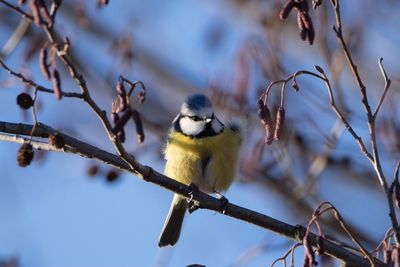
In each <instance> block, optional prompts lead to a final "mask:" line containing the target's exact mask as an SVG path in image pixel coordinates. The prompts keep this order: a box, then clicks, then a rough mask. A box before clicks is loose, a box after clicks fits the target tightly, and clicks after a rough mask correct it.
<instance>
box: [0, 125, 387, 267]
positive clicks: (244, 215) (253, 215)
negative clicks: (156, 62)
mask: <svg viewBox="0 0 400 267" xmlns="http://www.w3.org/2000/svg"><path fill="white" fill-rule="evenodd" d="M31 130H32V125H27V124H17V123H8V122H3V121H0V132H1V133H3V134H0V140H3V141H9V142H16V143H23V142H26V141H28V140H29V139H28V138H22V137H18V136H10V134H12V135H27V136H28V135H30V133H31ZM50 133H52V134H55V133H58V134H59V135H60V136H62V137H63V138H64V140H65V146H64V148H63V149H61V150H60V149H56V148H55V147H52V146H51V145H49V144H48V143H46V142H43V141H32V145H33V146H34V147H36V148H38V149H43V150H48V151H62V152H66V153H73V154H77V155H80V156H82V157H87V158H93V159H96V160H99V161H101V162H104V163H107V164H109V165H112V166H114V167H116V168H119V169H122V170H126V171H128V172H130V173H132V174H135V175H137V174H139V177H141V178H143V179H144V180H145V181H148V182H150V183H153V184H156V185H159V186H161V187H164V188H166V189H168V190H170V191H172V192H175V193H178V194H180V195H182V196H184V197H186V198H192V200H193V201H195V202H196V203H197V204H198V205H199V206H200V208H203V209H209V210H213V211H216V212H219V213H222V210H221V202H220V200H219V199H217V198H215V197H212V196H209V195H207V194H205V193H203V192H198V193H195V194H192V189H191V188H190V187H189V186H187V185H184V184H181V183H179V182H177V181H175V180H173V179H171V178H169V177H166V176H164V175H162V174H161V173H158V172H157V171H155V170H153V169H152V168H151V167H148V166H143V165H141V164H140V163H137V162H136V164H135V165H136V171H137V172H138V173H135V172H134V171H133V170H132V169H131V168H130V166H129V165H128V163H126V161H125V160H123V159H121V157H119V156H117V155H114V154H112V153H109V152H107V151H104V150H101V149H99V148H97V147H95V146H92V145H90V144H87V143H85V142H82V141H80V140H78V139H75V138H73V137H71V136H69V135H66V134H63V133H61V132H58V131H56V130H54V129H52V128H51V127H49V126H46V125H44V124H39V123H38V124H37V126H36V129H35V131H34V132H33V136H35V137H41V138H47V137H48V135H49V134H50ZM224 211H225V212H224V213H223V214H224V215H227V216H230V217H233V218H236V219H239V220H241V221H245V222H248V223H251V224H255V225H257V226H260V227H262V228H264V229H267V230H269V231H272V232H275V233H277V234H279V235H282V236H284V237H286V238H289V239H292V240H294V241H296V242H301V241H302V238H303V236H304V233H305V228H304V227H303V226H301V225H296V226H293V225H290V224H287V223H284V222H282V221H279V220H276V219H274V218H272V217H269V216H267V215H264V214H261V213H258V212H255V211H252V210H250V209H247V208H243V207H240V206H237V205H235V204H232V203H228V204H227V208H226V209H225V208H224ZM316 239H317V235H315V234H310V240H311V244H312V245H313V246H316V244H317V241H316ZM324 242H325V243H324V246H325V249H326V254H328V255H330V256H332V257H335V258H337V259H340V260H342V261H345V262H346V264H347V265H346V266H370V265H369V262H368V261H367V260H366V259H364V258H362V257H361V256H358V255H356V254H354V253H352V252H350V251H348V250H346V249H344V248H343V247H341V246H339V245H336V244H335V243H334V242H331V241H329V240H325V241H324ZM376 263H377V266H386V265H385V264H384V263H382V262H380V261H377V260H376Z"/></svg>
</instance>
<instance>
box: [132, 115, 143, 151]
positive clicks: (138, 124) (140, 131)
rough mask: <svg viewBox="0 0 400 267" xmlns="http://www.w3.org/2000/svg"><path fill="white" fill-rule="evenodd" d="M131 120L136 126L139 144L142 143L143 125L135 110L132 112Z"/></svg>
mask: <svg viewBox="0 0 400 267" xmlns="http://www.w3.org/2000/svg"><path fill="white" fill-rule="evenodd" d="M132 119H133V121H134V123H135V126H136V136H137V140H138V142H139V143H143V141H144V131H143V123H142V119H141V118H140V114H139V112H138V111H137V110H135V109H134V110H133V111H132Z"/></svg>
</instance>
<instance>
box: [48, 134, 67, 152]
mask: <svg viewBox="0 0 400 267" xmlns="http://www.w3.org/2000/svg"><path fill="white" fill-rule="evenodd" d="M49 144H50V145H52V146H55V147H56V148H58V149H61V148H63V147H64V146H65V140H64V137H63V136H62V135H60V134H59V133H55V134H50V135H49Z"/></svg>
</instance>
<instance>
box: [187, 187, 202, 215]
mask: <svg viewBox="0 0 400 267" xmlns="http://www.w3.org/2000/svg"><path fill="white" fill-rule="evenodd" d="M189 187H190V193H189V194H190V198H189V199H188V212H189V213H192V212H194V211H196V210H197V209H199V208H200V207H199V205H198V204H196V203H195V202H194V201H193V198H194V195H195V194H197V193H199V187H198V186H197V185H196V184H194V183H190V184H189Z"/></svg>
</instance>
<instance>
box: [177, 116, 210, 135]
mask: <svg viewBox="0 0 400 267" xmlns="http://www.w3.org/2000/svg"><path fill="white" fill-rule="evenodd" d="M179 126H180V127H181V130H182V132H183V133H184V134H186V135H198V134H199V133H201V131H203V129H204V122H203V121H193V120H191V119H189V118H186V117H183V118H181V119H180V121H179Z"/></svg>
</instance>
